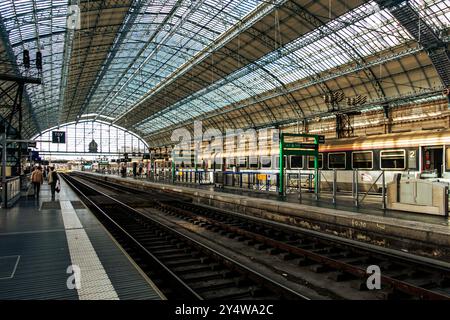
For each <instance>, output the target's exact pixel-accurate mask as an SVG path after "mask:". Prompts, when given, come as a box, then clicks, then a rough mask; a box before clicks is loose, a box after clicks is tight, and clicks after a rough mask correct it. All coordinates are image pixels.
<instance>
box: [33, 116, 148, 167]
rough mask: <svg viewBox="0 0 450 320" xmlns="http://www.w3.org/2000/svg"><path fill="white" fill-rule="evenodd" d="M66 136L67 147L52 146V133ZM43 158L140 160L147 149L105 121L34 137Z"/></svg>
mask: <svg viewBox="0 0 450 320" xmlns="http://www.w3.org/2000/svg"><path fill="white" fill-rule="evenodd" d="M55 131H59V132H64V135H65V143H53V140H52V137H53V132H55ZM32 140H36V142H37V143H36V148H37V151H39V155H40V156H41V157H42V156H44V157H46V158H48V157H51V158H52V159H61V158H64V159H75V158H80V157H83V158H85V159H88V158H96V157H98V156H105V157H108V156H109V157H119V156H122V155H123V154H124V153H128V154H129V155H130V156H131V155H133V156H139V155H143V154H144V153H148V145H147V143H145V142H144V141H143V140H142V139H141V138H140V137H138V136H137V135H136V134H134V133H131V132H129V131H127V130H126V129H124V128H121V127H118V126H114V125H111V124H109V123H106V122H102V121H84V122H78V123H75V122H73V123H68V124H65V125H62V126H59V127H54V128H51V129H48V130H46V131H45V132H43V133H42V134H39V135H37V136H35V137H34V138H33V139H32Z"/></svg>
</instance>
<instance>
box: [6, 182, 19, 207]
mask: <svg viewBox="0 0 450 320" xmlns="http://www.w3.org/2000/svg"><path fill="white" fill-rule="evenodd" d="M20 179H21V178H20V177H14V178H9V179H6V183H5V184H4V185H2V192H1V194H2V207H3V208H10V207H12V206H13V205H14V204H15V203H16V202H17V201H18V200H19V199H20V195H21V190H20Z"/></svg>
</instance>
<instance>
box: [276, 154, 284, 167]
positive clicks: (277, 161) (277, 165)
mask: <svg viewBox="0 0 450 320" xmlns="http://www.w3.org/2000/svg"><path fill="white" fill-rule="evenodd" d="M274 165H275V169H280V156H276V157H275V163H274ZM283 167H284V168H286V156H284V159H283Z"/></svg>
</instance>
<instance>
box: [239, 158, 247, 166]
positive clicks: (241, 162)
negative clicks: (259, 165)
mask: <svg viewBox="0 0 450 320" xmlns="http://www.w3.org/2000/svg"><path fill="white" fill-rule="evenodd" d="M238 163H239V167H240V168H246V167H247V157H243V158H239V161H238Z"/></svg>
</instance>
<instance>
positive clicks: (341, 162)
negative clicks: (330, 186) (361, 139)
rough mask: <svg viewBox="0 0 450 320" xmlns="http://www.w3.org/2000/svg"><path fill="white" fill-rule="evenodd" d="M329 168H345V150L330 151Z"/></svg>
mask: <svg viewBox="0 0 450 320" xmlns="http://www.w3.org/2000/svg"><path fill="white" fill-rule="evenodd" d="M328 168H330V169H345V168H346V159H345V152H336V153H329V154H328Z"/></svg>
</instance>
